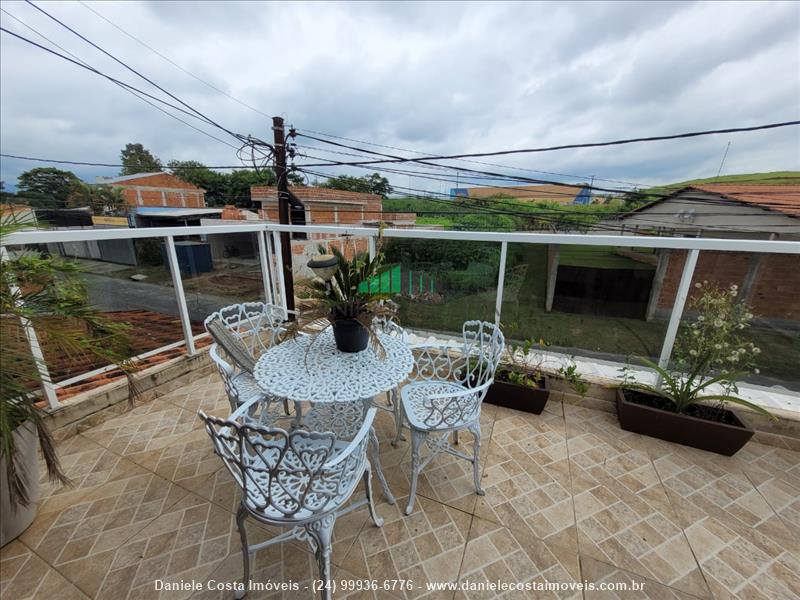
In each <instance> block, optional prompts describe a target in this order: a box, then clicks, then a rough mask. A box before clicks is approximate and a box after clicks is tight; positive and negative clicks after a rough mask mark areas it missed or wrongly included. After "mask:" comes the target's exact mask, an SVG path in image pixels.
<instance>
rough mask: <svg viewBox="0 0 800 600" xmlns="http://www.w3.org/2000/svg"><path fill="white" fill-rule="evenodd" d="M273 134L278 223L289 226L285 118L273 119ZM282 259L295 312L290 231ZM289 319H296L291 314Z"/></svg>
mask: <svg viewBox="0 0 800 600" xmlns="http://www.w3.org/2000/svg"><path fill="white" fill-rule="evenodd" d="M272 132H273V134H274V136H275V176H276V177H277V179H278V222H279V223H280V224H282V225H289V224H290V223H291V219H290V218H289V178H288V175H289V174H288V173H287V171H286V139H285V135H284V131H283V117H272ZM281 258H282V259H283V264H282V265H281V268H282V269H283V281H284V289H283V290H282V292H283V297H284V301H285V302H286V308H287V309H288V310H290V311H293V310H294V278H293V276H292V243H291V237H290V235H289V232H288V231H282V232H281ZM289 319H294V316H293V315H292V314H291V313H290V314H289Z"/></svg>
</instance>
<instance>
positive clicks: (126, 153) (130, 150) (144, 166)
mask: <svg viewBox="0 0 800 600" xmlns="http://www.w3.org/2000/svg"><path fill="white" fill-rule="evenodd" d="M119 158H120V162H121V163H122V165H123V167H122V171H120V173H119V174H120V175H136V174H137V173H155V172H157V171H161V170H162V167H161V161H160V160H159V159H158V158H156V157H155V156H153V155H152V154H151V153H150V151H149V150H148V149H147V148H145V147H144V146H142V145H141V144H125V147H124V148H123V149H122V150H121V151H120V153H119Z"/></svg>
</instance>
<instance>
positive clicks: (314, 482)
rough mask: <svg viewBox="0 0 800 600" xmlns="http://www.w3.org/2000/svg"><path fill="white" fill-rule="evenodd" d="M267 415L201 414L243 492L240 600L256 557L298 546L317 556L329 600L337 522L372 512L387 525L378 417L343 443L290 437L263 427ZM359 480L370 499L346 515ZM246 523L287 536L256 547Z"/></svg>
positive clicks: (255, 408) (369, 417)
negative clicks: (376, 448)
mask: <svg viewBox="0 0 800 600" xmlns="http://www.w3.org/2000/svg"><path fill="white" fill-rule="evenodd" d="M263 410H265V405H264V404H262V403H260V402H259V401H258V400H254V401H252V402H250V403H247V404H243V405H242V406H240V407H239V408H238V409H237V410H236V411H235V412H234V413H233V414H232V415H231V416H230V417H229V418H228V419H226V420H222V419H218V418H216V417H211V416H208V415H206V414H205V413H203V412H202V411H200V412H199V415H200V418H201V419H202V420H203V422H204V423H205V428H206V431H207V432H208V434H209V435H210V436H211V439H212V441H213V443H214V450H215V452H216V454H217V455H218V456H220V458H222V461H223V462H224V464H225V466H226V467H227V469H228V471H229V472H230V474H231V475H232V476H233V478H234V479H235V480H236V483H237V484H238V485H239V487H240V488H241V490H242V502H241V505H240V507H239V510H238V512H237V514H236V523H237V525H238V528H239V535H240V537H241V542H242V557H243V563H244V574H243V580H242V581H243V584H244V585H243V589H242V590H239V591H237V592H236V594H235V597H236V598H242V597H243V596H244V595H245V594H246V593H247V591H246V590H247V589H248V583H249V580H250V555H251V554H254V553H255V552H256V551H258V550H260V549H262V548H265V547H267V546H271V545H273V544H277V543H280V542H285V541H287V540H290V539H297V540H301V541H303V540H304V541H306V542H307V543H308V544H309V546H310V547H311V549H312V550H313V551H314V553H315V555H316V557H317V561H318V563H319V578H320V579H321V580H322V581H323V582H324V585H323V586H322V590H321V594H322V598H323V599H330V598H331V586H330V585H329V584H330V580H331V535H332V532H333V526H334V523H335V522H336V517H338V516H341V515H344V514H347V513H349V512H351V511H353V510H356V509H357V508H360V507H361V506H363V505H364V504H367V505H368V506H369V511H370V515H371V517H372V520H373V521H374V523H375V525H377V526H378V527H380V526H382V525H383V519H381V518H380V517H379V516H378V515H377V513H376V511H375V504H374V501H373V495H372V471H371V468H370V463H369V460H368V459H367V445H368V443H369V431H370V428H371V427H372V422H373V420H374V419H375V412H376V409H375V408H374V407H371V408H369V409H367V410H366V412H365V413H364V414H363V418H362V423H361V427H360V429H359V430H358V432H357V434H356V435H355V436H354V437H353V439H352V440H351V441H349V442H347V441H340V440H337V438H336V434H335V433H334V432H330V431H328V432H311V431H306V430H301V429H295V430H294V431H286V430H284V429H280V428H276V427H265V426H262V425H261V424H260V423H261V422H262V415H261V411H263ZM267 420H268V419H267ZM360 480H363V481H364V485H365V489H366V497H365V498H364V499H363V500H360V501H358V502H353V503H351V504H349V505H348V506H347V507H346V508H345V507H344V506H345V504H347V502H348V500H349V499H350V496H351V495H352V494H353V491H354V490H355V488H356V486H357V485H358V483H359V481H360ZM247 517H253V518H254V519H256V520H257V521H259V522H261V523H264V524H266V525H272V526H276V527H282V528H287V529H288V531H286V532H285V533H282V534H280V535H278V536H276V537H274V538H272V539H270V540H267V541H265V542H261V543H259V544H254V545H252V546H250V545H248V543H247V533H246V530H245V526H244V522H245V520H246V519H247Z"/></svg>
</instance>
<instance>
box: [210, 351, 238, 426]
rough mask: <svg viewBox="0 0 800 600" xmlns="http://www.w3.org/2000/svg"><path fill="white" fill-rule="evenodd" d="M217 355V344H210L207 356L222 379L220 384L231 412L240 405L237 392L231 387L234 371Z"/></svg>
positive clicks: (233, 386)
mask: <svg viewBox="0 0 800 600" xmlns="http://www.w3.org/2000/svg"><path fill="white" fill-rule="evenodd" d="M219 353H220V350H219V347H218V346H217V344H216V343H214V344H211V348H209V350H208V355H209V357H211V361H212V362H213V363H214V364H215V365H216V367H217V371H219V376H220V379H222V384H223V385H224V386H225V394H226V395H227V396H228V402H230V404H231V412H233V411H235V410H236V409H237V408H239V406H240V405H241V404H242V399H241V398H240V397H239V390H237V389H236V386H235V385H233V378H234V376H235V375H236V369H235V368H234V367H233V365H231V364H229V363H228V362H227V361H226V360H225V359H224V358H222V357H221V356H220V354H219Z"/></svg>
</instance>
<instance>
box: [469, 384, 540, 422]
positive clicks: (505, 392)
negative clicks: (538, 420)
mask: <svg viewBox="0 0 800 600" xmlns="http://www.w3.org/2000/svg"><path fill="white" fill-rule="evenodd" d="M549 397H550V392H549V391H548V390H546V389H544V388H531V387H528V386H526V385H517V384H516V383H510V382H508V381H497V380H495V382H494V383H493V384H492V385H490V386H489V390H488V391H487V392H486V398H484V402H488V403H489V404H495V405H497V406H503V407H505V408H512V409H514V410H521V411H523V412H527V413H532V414H534V415H540V414H542V411H543V410H544V407H545V405H546V404H547V399H548V398H549Z"/></svg>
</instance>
